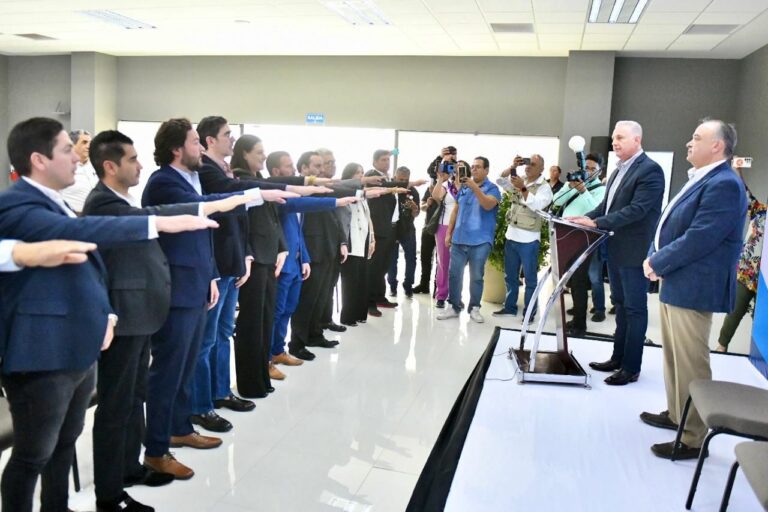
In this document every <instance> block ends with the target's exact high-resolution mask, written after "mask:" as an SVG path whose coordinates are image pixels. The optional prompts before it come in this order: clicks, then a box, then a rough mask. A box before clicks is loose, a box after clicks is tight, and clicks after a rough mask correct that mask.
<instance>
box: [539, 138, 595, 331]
mask: <svg viewBox="0 0 768 512" xmlns="http://www.w3.org/2000/svg"><path fill="white" fill-rule="evenodd" d="M600 168H601V166H600V156H599V155H596V154H592V153H590V154H589V155H587V156H586V158H585V163H584V169H579V170H576V171H571V172H569V173H568V174H567V175H566V183H567V185H566V186H563V188H562V189H560V191H559V192H557V193H556V194H555V197H554V198H553V200H552V204H553V210H556V211H557V213H558V215H560V216H562V217H577V216H581V215H584V214H585V213H587V212H590V211H592V210H594V209H595V208H596V207H597V205H599V204H600V202H601V201H602V200H603V196H605V185H603V183H602V182H601V181H600ZM593 260H594V261H595V263H596V264H598V265H599V267H600V272H599V274H598V273H597V272H594V274H595V276H596V282H592V283H591V282H590V281H591V279H590V277H591V276H590V274H593V273H592V272H590V265H591V264H592V262H593ZM602 277H603V276H602V260H601V259H600V256H599V254H597V253H593V254H592V255H590V257H589V258H587V259H586V261H584V263H583V264H582V265H581V266H580V267H579V268H578V269H577V270H576V272H575V273H574V274H573V276H571V280H570V287H571V297H572V298H573V309H572V310H569V311H571V312H572V314H573V320H570V321H568V322H566V324H565V327H566V329H567V331H566V332H567V333H568V335H569V336H575V337H581V336H584V334H585V333H586V332H587V291H588V290H589V288H590V286H591V287H592V302H593V304H594V305H595V317H597V318H599V316H598V312H601V313H602V318H603V319H604V318H605V292H604V289H603V279H602ZM598 307H599V308H598Z"/></svg>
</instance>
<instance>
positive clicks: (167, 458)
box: [144, 453, 195, 480]
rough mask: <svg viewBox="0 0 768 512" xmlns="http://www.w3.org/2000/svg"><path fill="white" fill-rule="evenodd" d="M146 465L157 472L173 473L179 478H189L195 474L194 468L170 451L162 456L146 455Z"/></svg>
mask: <svg viewBox="0 0 768 512" xmlns="http://www.w3.org/2000/svg"><path fill="white" fill-rule="evenodd" d="M144 465H145V466H146V467H148V468H149V469H151V470H152V471H155V472H157V473H167V474H169V475H173V477H174V478H176V479H177V480H189V479H190V478H192V477H193V476H194V474H195V472H194V471H192V468H189V467H187V466H185V465H184V464H182V463H181V462H179V461H177V460H176V459H175V458H174V457H173V455H171V454H170V453H166V454H165V455H163V456H162V457H147V456H145V457H144Z"/></svg>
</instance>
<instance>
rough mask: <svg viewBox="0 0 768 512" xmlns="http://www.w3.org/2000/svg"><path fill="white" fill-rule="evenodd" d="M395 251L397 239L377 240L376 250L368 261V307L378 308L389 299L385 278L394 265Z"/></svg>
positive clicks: (392, 237)
mask: <svg viewBox="0 0 768 512" xmlns="http://www.w3.org/2000/svg"><path fill="white" fill-rule="evenodd" d="M394 250H395V237H394V236H391V237H386V238H379V237H377V238H376V250H375V251H374V252H373V258H371V259H370V260H368V264H369V271H368V306H376V304H377V303H379V302H384V301H385V300H386V299H387V298H386V296H385V294H386V292H387V284H386V282H385V277H386V275H387V272H388V271H389V266H390V265H391V264H392V252H393V251H394Z"/></svg>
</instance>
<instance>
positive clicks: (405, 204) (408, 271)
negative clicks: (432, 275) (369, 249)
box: [387, 166, 419, 298]
mask: <svg viewBox="0 0 768 512" xmlns="http://www.w3.org/2000/svg"><path fill="white" fill-rule="evenodd" d="M410 179H411V170H410V169H409V168H407V167H405V166H402V167H398V168H397V171H395V181H402V182H408V181H409V180H410ZM397 208H398V209H399V211H400V218H399V219H397V222H396V224H397V225H396V226H395V248H394V250H393V251H392V263H391V264H390V265H389V271H388V272H387V282H388V283H389V294H390V296H392V297H396V296H397V260H398V257H399V250H398V249H399V248H398V246H400V247H402V248H403V254H404V255H405V278H404V279H403V290H404V291H405V296H406V297H408V298H410V297H413V280H414V277H415V275H416V228H415V227H414V225H413V220H414V218H416V217H417V216H418V215H419V192H418V191H417V190H416V187H408V190H407V192H405V193H403V194H397Z"/></svg>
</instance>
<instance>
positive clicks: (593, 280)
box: [589, 248, 605, 312]
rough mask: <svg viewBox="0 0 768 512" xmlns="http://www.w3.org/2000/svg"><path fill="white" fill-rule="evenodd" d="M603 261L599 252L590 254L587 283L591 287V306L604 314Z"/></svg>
mask: <svg viewBox="0 0 768 512" xmlns="http://www.w3.org/2000/svg"><path fill="white" fill-rule="evenodd" d="M603 265H605V260H603V258H602V256H601V255H600V250H599V248H598V250H596V251H595V252H593V253H592V260H591V261H590V262H589V282H590V284H591V285H592V305H593V306H594V307H595V311H602V312H605V285H604V283H603Z"/></svg>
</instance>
